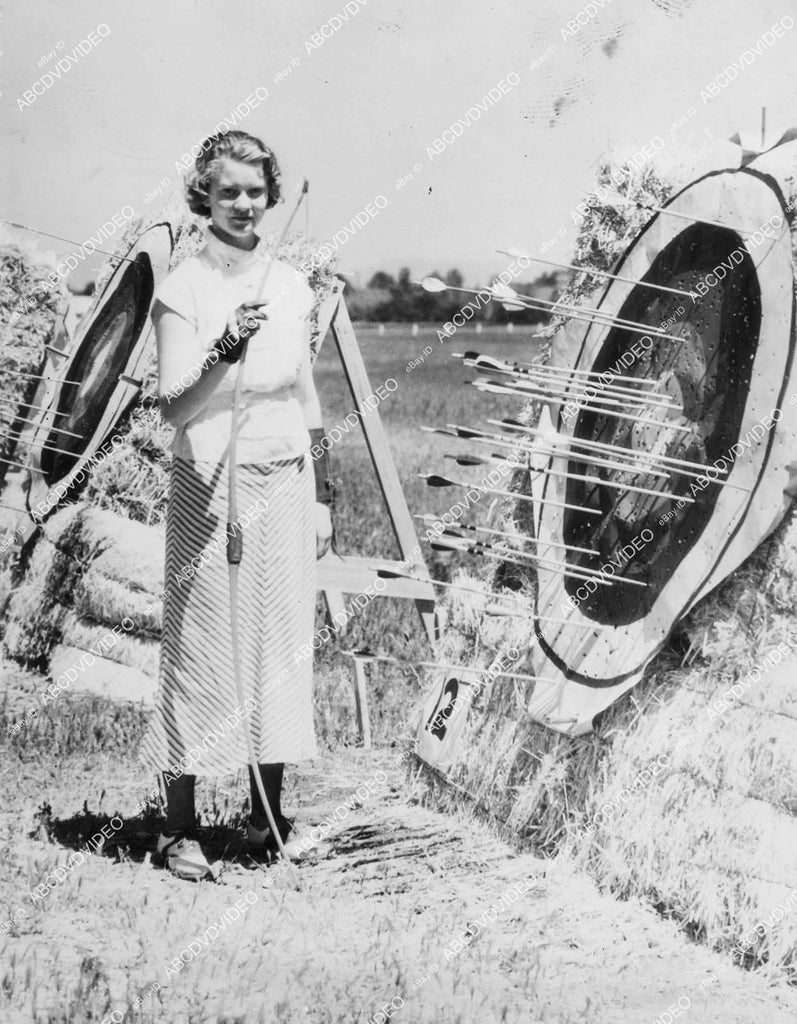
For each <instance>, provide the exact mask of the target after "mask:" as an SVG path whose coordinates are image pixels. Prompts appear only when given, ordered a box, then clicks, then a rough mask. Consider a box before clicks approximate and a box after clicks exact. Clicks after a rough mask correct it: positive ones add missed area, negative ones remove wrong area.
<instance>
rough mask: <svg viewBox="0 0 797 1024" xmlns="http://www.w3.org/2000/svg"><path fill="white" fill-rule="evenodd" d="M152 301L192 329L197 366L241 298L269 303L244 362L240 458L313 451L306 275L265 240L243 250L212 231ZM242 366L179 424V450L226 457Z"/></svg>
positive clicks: (187, 455) (201, 457)
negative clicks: (305, 374)
mask: <svg viewBox="0 0 797 1024" xmlns="http://www.w3.org/2000/svg"><path fill="white" fill-rule="evenodd" d="M269 263H270V264H271V269H270V270H269V272H268V280H267V282H266V288H265V292H263V288H262V285H263V277H264V275H265V272H266V267H267V266H268V264H269ZM155 299H156V300H157V302H159V303H161V304H162V305H163V306H166V307H167V308H168V309H171V310H173V311H174V312H175V313H177V314H179V315H180V316H181V317H183V318H184V319H185V320H187V321H188V322H189V323H190V324H191V325H192V326H193V327H194V329H195V331H196V335H195V338H196V353H195V354H196V360H195V363H194V364H192V365H196V366H197V367H199V366H200V365H201V363H202V360H203V359H204V357H205V356H206V354H207V353H208V352H209V351H210V350H211V349H212V348H213V343H214V342H215V341H216V340H217V339H218V338H220V337H222V335H224V334H225V333H226V330H227V317H228V316H229V314H230V313H231V312H232V311H233V310H234V309H236V307H238V306H240V305H241V303H242V302H254V301H256V300H257V301H260V300H266V301H267V302H268V303H269V305H268V306H267V307H266V308H265V312H266V313H267V314H268V320H267V321H265V323H261V326H260V328H259V330H258V331H257V332H256V333H255V334H253V335H252V337H251V338H250V339H249V344H248V351H247V355H246V361H245V363H244V381H243V392H242V395H241V405H240V412H239V429H238V446H237V454H236V462H237V463H238V464H239V465H242V464H246V463H263V462H270V461H272V460H274V459H285V458H291V457H294V456H296V455H300V454H302V453H303V452H306V451H308V450H309V447H310V435H309V433H308V431H307V427H306V426H305V421H304V415H303V413H302V409H301V406H300V404H299V401H298V399H297V397H296V393H295V384H296V380H297V378H298V376H299V371H300V369H301V366H302V362H303V361H304V360H305V359H309V358H310V311H311V309H312V306H313V291H312V289H311V288H310V286H309V284H308V283H307V279H306V277H304V275H303V274H301V273H300V272H299V271H298V270H295V269H294V268H293V267H291V266H289V265H288V264H287V263H283V262H281V261H280V260H273V259H272V257H271V256H269V255H268V253H267V252H266V251H265V247H264V245H263V243H262V242H261V243H260V244H259V245H258V246H257V248H255V249H253V250H251V251H244V250H242V249H236V248H235V247H234V246H231V245H227V244H226V242H222V241H221V240H220V239H219V238H217V237H216V236H215V235H214V234H213V232H211V231H208V232H207V234H206V235H205V245H204V247H203V248H202V249H201V250H200V251H199V252H198V253H197V254H196V255H195V256H190V257H189V258H188V259H187V260H185V261H184V262H183V263H181V264H180V265H179V266H178V267H176V268H175V269H174V270H173V271H172V272H171V273H170V274H168V275H167V276H166V278H165V279H164V280H163V281H162V282H161V284H160V285H159V286H158V288H157V289H156V291H155ZM222 365H225V364H222ZM239 365H240V364H237V363H233V364H230V365H226V368H225V373H224V376H223V377H222V379H221V380H220V382H219V384H218V386H217V388H216V390H215V391H214V392H213V394H212V395H211V396H210V398H209V400H208V402H207V404H206V405H205V406H204V408H203V409H202V411H201V412H199V413H198V414H197V415H196V416H194V417H193V418H192V419H190V420H189V421H188V422H187V423H186V424H184V425H183V426H182V427H179V428H178V429H177V431H176V433H175V438H174V443H173V444H172V452H173V453H174V455H176V456H179V457H180V458H184V459H190V460H191V461H197V462H213V463H217V462H219V461H221V460H222V459H224V458H225V457H226V455H227V448H228V444H229V439H230V427H231V422H232V398H233V390H234V388H235V377H236V374H237V372H238V368H239Z"/></svg>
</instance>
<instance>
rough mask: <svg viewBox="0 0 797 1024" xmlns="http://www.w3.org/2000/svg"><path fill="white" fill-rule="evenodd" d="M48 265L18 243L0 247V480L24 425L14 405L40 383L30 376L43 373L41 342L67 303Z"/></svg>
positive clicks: (28, 396)
mask: <svg viewBox="0 0 797 1024" xmlns="http://www.w3.org/2000/svg"><path fill="white" fill-rule="evenodd" d="M51 270H52V267H51V266H50V265H49V264H48V263H47V262H46V261H42V259H41V258H40V257H38V256H36V254H35V253H34V252H33V250H30V249H26V248H24V247H23V246H21V245H19V244H14V245H6V246H4V247H3V249H2V251H0V393H2V398H3V401H2V402H0V459H1V460H3V461H0V485H1V484H2V482H3V480H4V479H5V476H6V474H7V472H8V470H9V468H10V462H12V461H14V453H15V449H16V447H17V441H16V440H15V435H16V434H17V433H18V432H19V431H20V430H21V429H22V425H23V424H22V419H21V417H20V416H19V415H18V409H19V408H20V406H21V404H22V403H27V404H28V405H29V404H30V403H31V402H32V401H33V396H34V395H35V393H36V390H37V387H38V383H39V382H38V381H37V380H36V379H35V376H34V375H36V374H41V373H42V372H43V367H44V365H45V362H46V359H45V350H44V346H45V344H47V343H49V342H50V340H51V337H52V333H53V327H54V325H55V322H56V319H57V317H58V314H59V313H60V312H61V311H62V309H63V308H64V307H65V305H66V294H67V293H66V290H65V289H64V287H63V285H62V284H60V283H59V285H58V286H56V287H55V288H53V287H52V286H51V285H50V283H49V282H48V281H47V280H46V275H47V273H49V272H50V271H51ZM26 375H30V376H26ZM27 412H28V413H29V410H27Z"/></svg>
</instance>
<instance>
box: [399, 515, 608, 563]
mask: <svg viewBox="0 0 797 1024" xmlns="http://www.w3.org/2000/svg"><path fill="white" fill-rule="evenodd" d="M415 518H416V519H422V520H423V521H424V522H427V523H436V522H438V517H436V516H434V515H432V513H431V512H427V513H424V514H422V515H418V514H416V516H415ZM446 529H447V530H464V531H467V532H470V531H472V532H474V533H486V534H489V535H490V536H493V537H505V538H507V539H508V540H519V541H520V542H521V543H522V544H529V543H531V544H544V545H545V547H553V548H563V549H564V550H566V551H578V552H580V553H581V554H584V555H598V554H600V552H598V551H596V550H595V549H594V548H582V547H579V546H578V545H577V544H561V543H560V542H559V541H554V540H549V541H541V540H540V539H539V538H538V537H529V536H526V535H525V534H514V533H507V532H506V531H504V530H494V529H492V528H491V527H489V526H477V525H476V524H475V523H457V524H456V525H455V526H447V527H446Z"/></svg>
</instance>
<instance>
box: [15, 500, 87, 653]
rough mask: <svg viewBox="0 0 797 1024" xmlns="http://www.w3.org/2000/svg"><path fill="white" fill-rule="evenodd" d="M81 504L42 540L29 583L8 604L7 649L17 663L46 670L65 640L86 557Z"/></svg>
mask: <svg viewBox="0 0 797 1024" xmlns="http://www.w3.org/2000/svg"><path fill="white" fill-rule="evenodd" d="M79 515H80V509H79V506H75V505H73V506H69V507H67V508H64V509H61V510H60V511H59V512H57V513H56V514H55V515H54V516H53V517H52V518H51V519H50V521H49V522H48V524H47V527H46V531H45V532H44V533H43V534H42V536H41V537H40V538H39V540H38V542H37V543H36V546H35V548H34V549H33V553H32V556H31V559H30V563H29V565H28V567H27V571H26V573H25V576H24V579H23V580H22V582H21V583H18V584H17V585H16V589H15V590H14V592H13V593H12V594H11V597H10V599H9V602H8V605H7V606H6V612H5V621H4V634H3V646H4V650H5V652H6V654H8V656H9V657H11V658H13V659H14V660H15V661H19V662H21V663H22V664H23V665H26V666H28V667H32V668H38V669H40V670H45V669H46V667H47V662H48V658H49V652H50V649H51V647H52V645H53V644H54V643H55V642H56V641H57V640H58V638H59V630H60V623H61V617H62V615H63V607H62V605H61V603H60V599H62V598H63V596H64V595H65V594H69V593H70V592H71V590H72V589H73V587H74V585H75V581H76V579H77V578H78V577H79V575H80V571H81V557H83V556H85V551H82V550H81V549H80V548H79V547H78V546H77V545H76V542H75V538H76V537H77V536H79V523H78V520H79Z"/></svg>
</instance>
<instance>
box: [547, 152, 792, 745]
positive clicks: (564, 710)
mask: <svg viewBox="0 0 797 1024" xmlns="http://www.w3.org/2000/svg"><path fill="white" fill-rule="evenodd" d="M667 209H669V210H672V211H677V213H678V214H681V216H679V217H676V216H670V215H667V214H661V215H657V216H655V217H654V218H653V219H652V220H651V221H650V222H649V224H648V225H647V227H646V228H645V229H644V230H643V231H642V232H641V233H640V235H639V236H638V238H637V239H636V240H635V241H634V242H633V243H632V244H631V246H630V247H629V248H628V250H627V251H626V253H625V254H624V256H623V258H622V260H621V261H620V264H619V265H618V266H617V267H615V268H613V269H614V270H615V271H616V272H617V273H619V274H622V275H623V276H624V277H628V278H632V279H634V280H635V281H637V282H639V283H637V284H631V283H625V282H622V281H616V280H615V281H611V282H610V283H609V285H608V286H607V287H606V289H605V291H604V293H603V295H602V298H601V300H600V302H599V304H598V309H599V310H600V313H601V314H602V315H603V314H608V316H609V317H611V318H613V320H614V319H616V318H622V319H623V320H625V321H632V322H634V323H636V324H641V325H643V328H642V329H630V328H629V327H628V326H620V325H618V324H616V323H614V322H612V323H606V322H602V323H597V322H596V323H593V324H590V325H589V326H588V327H587V328H586V329H585V330H579V331H574V330H573V329H572V327H571V328H570V329H569V330H568V332H567V335H566V336H564V335H563V337H562V338H560V339H557V340H556V341H555V342H554V347H553V353H552V362H554V363H556V364H558V365H568V366H571V367H574V368H576V369H578V370H587V371H590V372H591V373H592V374H593V375H599V374H600V375H602V376H592V377H591V378H589V380H590V383H589V385H587V386H586V387H585V385H584V383H583V381H584V379H585V378H583V377H582V378H581V381H582V383H575V381H576V380H577V379H578V378H576V377H572V378H570V379H569V381H568V383H567V385H566V387H565V392H566V394H565V397H564V398H563V399H562V400H561V402H560V404H559V406H558V410H555V413H557V415H555V416H554V420H555V423H554V425H555V427H556V430H557V434H558V443H560V444H564V445H567V446H568V452H567V454H564V453H563V454H562V455H561V456H556V457H553V458H550V459H548V460H547V465H546V468H547V469H548V470H556V471H558V472H560V473H561V475H553V474H552V473H550V474H547V475H545V476H544V478H543V482H542V484H541V485H538V487H539V489H538V494H539V497H540V499H541V503H540V506H539V512H538V515H537V521H536V528H537V532H538V536H539V540H540V553H541V554H543V555H544V554H545V553H546V552H545V544H546V542H552V543H555V544H560V545H561V544H567V545H570V546H571V547H570V550H569V551H568V558H567V561H568V568H569V569H572V570H573V572H572V573H568V572H563V571H562V569H553V568H550V569H549V568H544V567H542V566H541V567H539V568H538V570H537V579H538V594H537V613H538V615H539V617H540V621H539V622H538V623H536V625H535V628H536V630H537V632H538V633H539V634H540V641H539V646H538V648H537V650H538V652H539V654H538V656H537V658H538V661H541V662H542V664H539V663H538V664H537V665H536V671H538V672H539V673H540V674H542V675H545V676H550V675H551V674H552V672H553V674H554V676H555V677H558V685H553V686H550V685H549V686H539V687H538V689H537V691H536V692H535V695H534V698H533V701H532V705H531V706H530V709H529V710H530V711H532V713H534V714H537V715H541V716H542V717H543V718H544V717H545V716H546V715H552V714H556V715H557V716H559V717H560V718H561V719H562V720H569V721H570V723H571V725H570V727H569V731H572V732H578V731H585V730H587V729H589V727H590V724H591V719H592V717H593V716H594V714H596V713H597V712H598V711H600V710H603V709H604V708H605V707H607V706H608V705H609V704H610V703H611V702H612V700H614V699H615V698H616V697H617V696H619V694H620V693H622V692H624V691H625V690H627V689H629V688H630V686H632V685H634V683H636V682H637V681H638V680H639V678H640V676H641V673H642V670H643V669H644V667H645V665H646V664H647V663H648V662H649V661H650V659H651V658H652V657H653V655H654V654H655V653H656V652H657V651H658V650H659V649H660V647H661V645H662V644H663V642H664V640H665V639H666V637H667V635H668V634H669V633H670V630H671V629H672V627H673V625H674V623H675V622H676V621H677V619H678V618H680V617H681V616H682V615H683V614H685V612H686V611H688V610H689V608H691V607H692V606H693V605H694V603H695V602H696V601H697V600H699V598H700V597H702V596H703V595H704V594H706V593H707V592H708V591H709V590H710V589H712V588H713V587H714V586H716V585H717V584H718V583H719V582H720V581H721V580H722V579H723V578H724V577H725V576H727V574H728V573H729V572H731V571H732V570H733V569H735V568H737V567H738V565H739V564H740V563H741V562H742V561H743V560H744V559H745V558H746V557H748V556H749V555H750V554H751V553H752V552H753V551H754V550H755V548H756V547H757V546H758V545H759V544H760V543H761V541H762V540H763V539H764V537H765V536H766V534H767V533H768V532H769V531H770V530H771V529H772V528H773V527H774V525H775V524H776V523H777V522H778V521H779V519H780V518H781V517H782V515H783V513H784V511H785V509H786V507H787V505H788V501H787V500H786V499H785V498H784V495H783V487H784V486H785V483H786V481H787V478H788V474H787V471H786V465H787V464H788V462H789V461H790V459H791V457H792V455H791V453H790V451H789V448H790V445H791V443H792V441H793V439H794V437H795V435H796V434H797V415H796V414H795V408H794V406H793V405H791V404H790V403H789V400H788V394H787V388H788V382H789V379H790V376H791V373H792V363H793V345H794V309H793V307H794V298H793V295H794V283H793V282H794V277H793V263H792V253H791V237H790V231H789V225H788V218H787V211H786V209H785V203H784V201H783V198H782V196H781V194H780V191H779V189H778V187H777V185H776V183H775V182H774V181H772V180H771V179H768V178H766V177H764V176H763V175H759V174H756V173H754V172H753V171H752V170H750V169H745V170H739V171H731V172H720V173H717V174H712V175H709V176H707V177H706V178H703V179H701V180H699V181H698V182H696V183H694V184H692V185H690V186H688V187H687V188H686V189H684V190H683V191H682V192H681V193H679V194H678V195H677V196H675V197H674V198H673V199H672V200H671V202H670V204H669V205H668V207H667ZM710 222H711V223H710ZM646 285H657V286H663V288H666V289H668V290H667V291H665V290H661V289H656V288H651V287H646ZM680 293H687V294H680ZM645 330H649V331H650V333H649V334H645V333H644V332H645ZM661 335H667V337H662V336H661ZM621 377H622V378H625V379H623V380H620V379H619V378H621ZM617 388H622V389H624V390H623V391H622V392H620V391H616V390H613V389H617ZM586 456H589V457H590V458H589V459H588V458H587V457H586ZM595 459H597V461H598V462H601V463H603V464H602V465H595V462H594V460H595ZM554 501H556V502H562V503H567V504H568V505H574V506H576V507H575V508H574V509H571V508H559V507H556V506H554V505H553V502H554ZM548 502H550V504H548ZM576 547H578V548H579V549H587V551H588V552H591V553H587V552H584V551H581V550H578V551H577V550H576ZM549 550H550V551H551V552H553V551H554V550H555V549H554V547H553V546H552V547H551V548H550V549H549ZM560 550H561V549H560ZM576 570H577V571H578V572H579V573H581V574H582V575H583V573H588V574H590V575H591V577H592V578H591V579H589V580H584V579H583V578H580V577H577V576H576V575H575V571H576ZM599 574H600V575H599ZM602 577H608V578H602ZM557 616H558V617H561V618H565V619H566V620H567V624H562V625H559V624H557V625H552V624H550V623H546V622H545V621H544V620H545V618H546V617H557ZM540 655H541V656H542V657H540Z"/></svg>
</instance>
